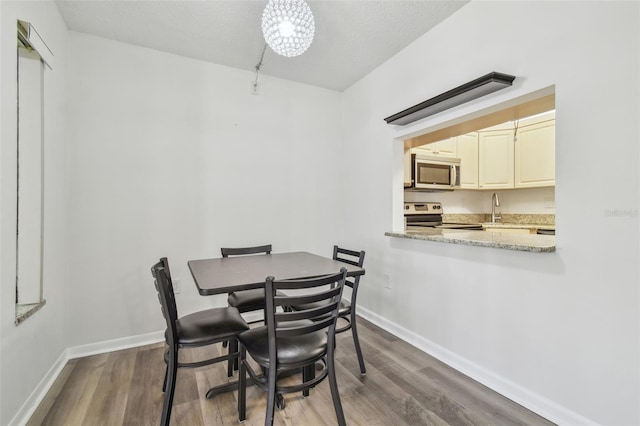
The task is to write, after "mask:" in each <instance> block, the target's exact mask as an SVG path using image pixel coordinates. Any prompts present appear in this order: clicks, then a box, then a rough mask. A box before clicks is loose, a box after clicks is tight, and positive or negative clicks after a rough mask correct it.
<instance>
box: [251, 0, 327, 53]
mask: <svg viewBox="0 0 640 426" xmlns="http://www.w3.org/2000/svg"><path fill="white" fill-rule="evenodd" d="M314 32H315V23H314V20H313V13H312V12H311V9H310V8H309V5H308V4H307V3H306V2H305V1H304V0H269V3H267V6H266V7H265V8H264V12H262V34H263V35H264V39H265V41H266V42H267V44H268V45H269V47H271V48H272V49H273V50H274V51H275V52H276V53H277V54H279V55H282V56H287V57H292V56H298V55H301V54H303V53H304V52H305V51H306V50H307V49H308V48H309V46H311V42H312V41H313V35H314Z"/></svg>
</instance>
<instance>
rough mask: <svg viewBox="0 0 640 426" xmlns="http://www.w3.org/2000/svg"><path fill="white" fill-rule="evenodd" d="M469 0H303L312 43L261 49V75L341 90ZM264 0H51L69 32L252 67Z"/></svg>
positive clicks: (259, 42)
mask: <svg viewBox="0 0 640 426" xmlns="http://www.w3.org/2000/svg"><path fill="white" fill-rule="evenodd" d="M467 2H468V0H438V1H435V0H422V1H405V0H382V1H363V0H358V1H346V0H344V1H339V0H333V1H314V0H307V3H308V4H309V6H310V7H311V9H312V11H313V14H314V17H315V23H316V35H315V39H314V41H313V44H312V45H311V47H310V48H309V50H307V52H305V53H304V54H302V55H301V56H297V57H295V58H285V57H282V56H279V55H277V54H276V53H274V52H273V51H272V50H271V49H269V48H267V51H266V54H265V57H264V63H263V66H262V69H261V73H262V74H268V75H271V76H274V77H279V78H284V79H288V80H293V81H298V82H302V83H307V84H311V85H314V86H320V87H326V88H329V89H335V90H344V89H346V88H347V87H349V86H350V85H351V84H353V83H355V82H356V81H358V80H359V79H360V78H362V77H364V76H365V75H366V74H368V73H369V72H370V71H371V70H373V69H374V68H376V67H377V66H378V65H380V64H381V63H383V62H384V61H386V60H387V59H389V58H390V57H391V56H393V55H394V54H395V53H397V52H398V51H400V50H402V49H403V48H404V47H405V46H407V45H408V44H410V43H411V42H412V41H414V40H415V39H417V38H418V37H420V36H421V35H422V34H424V33H426V32H427V31H429V30H430V29H431V28H433V27H434V26H435V25H437V24H438V23H440V22H441V21H443V20H444V19H445V18H447V17H448V16H449V15H451V14H452V13H453V12H455V11H456V10H458V9H459V8H460V7H462V6H463V5H464V4H465V3H467ZM266 3H267V1H266V0H264V1H253V0H232V1H228V0H227V1H222V0H200V1H185V0H181V1H165V0H162V1H140V0H138V1H133V0H130V1H112V0H110V1H93V0H84V1H78V0H57V1H56V4H57V6H58V9H59V10H60V13H61V14H62V17H63V18H64V20H65V22H66V23H67V26H68V27H69V29H70V30H73V31H78V32H83V33H88V34H94V35H97V36H100V37H104V38H108V39H112V40H117V41H121V42H124V43H129V44H134V45H138V46H143V47H148V48H152V49H156V50H161V51H164V52H170V53H174V54H177V55H181V56H186V57H190V58H195V59H200V60H203V61H207V62H213V63H216V64H221V65H227V66H231V67H235V68H240V69H244V70H250V71H254V70H255V65H256V64H257V62H258V60H259V58H260V53H261V52H262V48H263V46H264V39H263V37H262V31H261V28H260V19H261V16H262V10H263V9H264V6H265V5H266Z"/></svg>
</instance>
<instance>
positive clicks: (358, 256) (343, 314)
mask: <svg viewBox="0 0 640 426" xmlns="http://www.w3.org/2000/svg"><path fill="white" fill-rule="evenodd" d="M364 255H365V252H364V251H354V250H348V249H345V248H340V247H338V246H333V260H338V261H340V262H344V263H348V264H349V265H355V266H358V267H360V268H362V265H364ZM359 284H360V276H356V277H353V278H351V277H348V278H347V279H346V281H345V285H346V286H349V287H351V300H350V301H348V300H344V299H343V300H342V301H341V302H340V311H339V312H338V317H339V318H342V319H344V320H345V321H346V322H347V324H346V325H345V326H343V327H341V328H337V329H336V334H339V333H344V332H345V331H348V330H351V336H352V337H353V345H354V346H355V348H356V355H357V356H358V363H359V364H360V375H362V376H364V375H366V374H367V370H366V368H365V365H364V357H363V356H362V349H361V348H360V339H359V338H358V326H357V324H356V306H357V305H356V301H357V299H358V285H359ZM315 305H316V304H314V303H310V304H304V305H292V306H290V309H292V310H294V311H299V310H301V309H310V308H313V307H314V306H315Z"/></svg>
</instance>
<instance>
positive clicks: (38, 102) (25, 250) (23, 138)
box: [16, 21, 51, 324]
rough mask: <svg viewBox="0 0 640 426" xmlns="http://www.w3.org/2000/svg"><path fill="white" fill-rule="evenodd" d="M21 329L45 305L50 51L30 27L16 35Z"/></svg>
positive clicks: (18, 311)
mask: <svg viewBox="0 0 640 426" xmlns="http://www.w3.org/2000/svg"><path fill="white" fill-rule="evenodd" d="M17 38H18V43H17V73H18V78H17V80H18V81H17V84H18V87H17V93H18V97H17V110H18V114H17V116H18V120H17V128H18V132H17V134H18V139H17V150H16V152H17V158H16V165H17V167H16V170H17V180H16V181H17V187H16V194H17V215H16V324H19V323H20V322H22V321H24V320H25V319H26V318H28V317H29V316H31V315H32V314H33V313H34V312H36V311H37V310H38V309H40V307H42V306H43V305H44V304H45V300H44V298H43V292H42V283H43V280H42V278H43V275H42V253H43V231H44V229H43V228H44V227H43V224H44V215H43V212H44V173H43V172H44V149H43V147H44V93H45V90H44V73H45V68H46V67H47V66H49V64H50V59H49V60H48V61H47V60H45V59H44V58H50V56H49V55H51V52H50V51H49V49H48V48H47V46H46V44H45V43H44V41H42V39H41V38H40V36H39V35H38V33H37V32H36V31H35V29H34V28H33V27H32V26H31V24H29V23H28V22H24V21H18V33H17Z"/></svg>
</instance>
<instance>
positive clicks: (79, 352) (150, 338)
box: [65, 331, 164, 360]
mask: <svg viewBox="0 0 640 426" xmlns="http://www.w3.org/2000/svg"><path fill="white" fill-rule="evenodd" d="M160 342H164V331H153V332H151V333H146V334H138V335H137V336H129V337H122V338H120V339H114V340H106V341H104V342H96V343H89V344H88V345H80V346H72V347H70V348H67V349H66V350H65V354H66V356H67V359H68V360H69V359H74V358H81V357H83V356H91V355H97V354H103V353H106V352H113V351H120V350H122V349H129V348H135V347H138V346H144V345H152V344H154V343H160Z"/></svg>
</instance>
